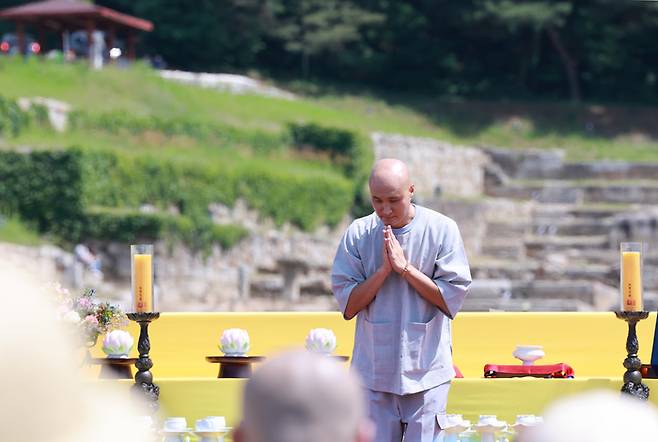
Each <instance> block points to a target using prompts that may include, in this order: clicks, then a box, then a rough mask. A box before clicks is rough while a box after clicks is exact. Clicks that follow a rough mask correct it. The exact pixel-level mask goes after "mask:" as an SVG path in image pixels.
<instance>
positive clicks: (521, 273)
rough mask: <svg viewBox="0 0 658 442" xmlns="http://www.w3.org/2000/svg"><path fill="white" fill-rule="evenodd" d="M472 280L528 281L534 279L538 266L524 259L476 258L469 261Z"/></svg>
mask: <svg viewBox="0 0 658 442" xmlns="http://www.w3.org/2000/svg"><path fill="white" fill-rule="evenodd" d="M469 264H470V267H471V275H472V276H473V279H474V280H476V279H483V280H492V279H511V280H529V279H532V278H534V276H535V273H536V272H537V269H538V268H539V264H537V262H536V261H534V260H532V259H529V258H524V259H499V258H496V257H493V256H477V257H474V258H472V259H471V260H470V262H469Z"/></svg>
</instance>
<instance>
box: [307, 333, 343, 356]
mask: <svg viewBox="0 0 658 442" xmlns="http://www.w3.org/2000/svg"><path fill="white" fill-rule="evenodd" d="M306 349H307V350H308V351H311V352H313V353H321V354H326V355H329V354H331V353H333V352H334V350H336V335H335V334H334V332H333V331H332V330H330V329H328V328H314V329H312V330H311V331H309V332H308V335H307V336H306Z"/></svg>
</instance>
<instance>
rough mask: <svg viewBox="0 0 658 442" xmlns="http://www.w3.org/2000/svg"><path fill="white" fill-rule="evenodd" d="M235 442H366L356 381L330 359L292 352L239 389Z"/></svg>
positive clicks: (258, 371) (368, 432)
mask: <svg viewBox="0 0 658 442" xmlns="http://www.w3.org/2000/svg"><path fill="white" fill-rule="evenodd" d="M243 399H244V401H243V407H242V410H243V417H242V422H241V423H240V426H239V428H238V429H237V430H236V432H235V433H234V440H235V441H236V442H308V441H313V442H355V441H359V442H367V441H370V440H371V434H372V427H371V424H370V421H369V420H368V419H367V417H366V410H365V401H364V397H363V390H362V389H361V387H360V386H359V382H358V378H357V377H356V375H355V374H353V373H352V372H350V371H349V370H348V369H347V368H346V367H344V366H342V365H341V364H339V363H338V362H336V361H335V360H333V359H331V358H330V357H326V356H321V355H316V354H313V353H310V352H307V351H301V350H300V351H292V352H286V353H283V354H280V355H278V356H275V357H273V358H271V359H268V360H267V361H265V362H264V363H263V364H262V365H261V366H260V367H258V368H257V369H256V370H255V372H254V374H253V375H252V377H251V379H249V381H248V382H247V384H246V386H245V389H244V398H243Z"/></svg>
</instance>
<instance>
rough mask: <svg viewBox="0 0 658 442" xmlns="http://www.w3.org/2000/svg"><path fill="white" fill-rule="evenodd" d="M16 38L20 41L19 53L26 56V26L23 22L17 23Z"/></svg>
mask: <svg viewBox="0 0 658 442" xmlns="http://www.w3.org/2000/svg"><path fill="white" fill-rule="evenodd" d="M16 38H17V39H18V53H19V54H21V55H26V53H25V25H24V24H23V22H22V21H17V22H16Z"/></svg>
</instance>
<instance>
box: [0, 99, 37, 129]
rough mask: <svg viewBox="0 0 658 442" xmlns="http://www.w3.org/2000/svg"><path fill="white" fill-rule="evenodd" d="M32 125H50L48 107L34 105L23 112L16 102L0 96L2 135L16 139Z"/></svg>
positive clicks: (0, 126)
mask: <svg viewBox="0 0 658 442" xmlns="http://www.w3.org/2000/svg"><path fill="white" fill-rule="evenodd" d="M32 124H39V125H49V122H48V109H46V107H44V106H42V105H40V104H32V105H31V107H30V109H29V110H28V111H23V110H21V108H20V107H19V106H18V103H17V102H16V100H12V99H10V98H6V97H3V96H2V95H0V135H3V136H5V137H16V136H18V135H20V134H21V132H23V131H24V130H25V129H26V128H28V127H29V126H30V125H32Z"/></svg>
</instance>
